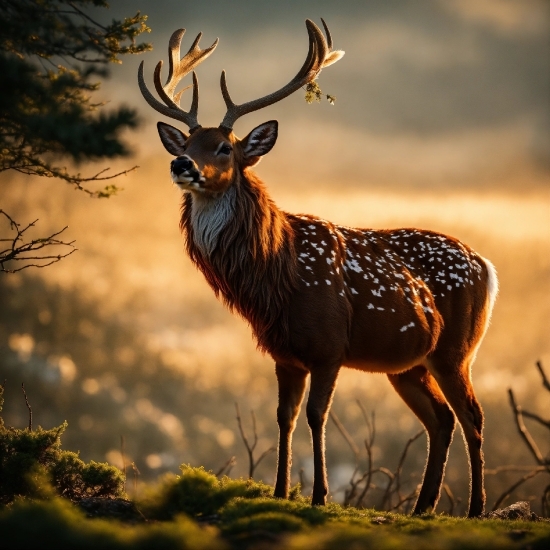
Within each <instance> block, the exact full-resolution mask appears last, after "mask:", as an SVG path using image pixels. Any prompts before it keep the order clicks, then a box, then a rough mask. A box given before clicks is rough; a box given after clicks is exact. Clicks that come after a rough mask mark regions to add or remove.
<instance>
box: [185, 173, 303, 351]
mask: <svg viewBox="0 0 550 550" xmlns="http://www.w3.org/2000/svg"><path fill="white" fill-rule="evenodd" d="M224 195H225V196H222V197H220V198H219V199H217V200H219V201H224V200H225V201H228V202H229V203H230V204H226V205H220V206H219V207H218V208H217V209H216V208H215V207H212V206H210V208H208V207H207V208H204V207H203V208H200V207H199V206H198V205H197V204H196V203H197V202H198V201H200V200H201V199H200V198H198V197H194V196H193V195H192V194H190V193H189V194H186V195H185V196H184V199H183V202H182V206H181V221H180V229H181V231H182V233H183V235H184V238H185V246H186V249H187V252H188V254H189V256H190V258H191V260H192V261H193V263H194V264H195V265H196V266H197V267H198V269H199V270H200V271H201V272H202V273H203V274H204V276H205V278H206V280H207V282H208V284H209V285H210V286H211V287H212V289H213V290H214V292H215V294H216V296H218V297H221V299H222V300H223V302H224V303H225V304H226V305H227V306H228V307H229V309H230V310H235V311H237V312H238V313H239V314H240V315H241V316H242V317H244V318H245V319H246V320H247V321H248V322H249V323H250V325H251V327H252V329H253V331H254V334H255V336H256V339H257V343H258V348H259V349H260V350H262V351H263V352H270V353H278V354H282V353H284V350H285V348H286V345H287V343H288V336H289V324H288V312H287V307H286V306H287V305H288V303H289V298H290V294H291V293H292V292H293V291H294V289H295V288H296V287H297V268H296V264H297V260H296V253H295V250H294V244H293V243H294V232H293V229H292V227H291V225H290V223H289V221H288V219H287V216H286V214H285V213H284V212H282V211H281V210H279V209H278V208H277V206H276V205H275V203H274V202H273V201H272V200H271V198H270V197H269V195H268V193H267V191H266V189H265V186H264V184H263V182H262V181H261V180H260V179H259V178H258V177H257V176H256V175H255V174H254V173H253V172H252V171H251V170H249V169H246V170H244V171H242V172H241V173H240V174H239V176H238V177H237V181H235V182H234V184H233V185H232V186H231V188H230V189H229V190H228V191H227V192H226V193H225V194H224ZM208 210H210V212H208ZM216 210H217V211H216ZM222 212H223V214H222V217H225V218H226V219H224V220H221V221H220V219H219V218H220V213H222ZM208 214H213V215H214V216H216V215H217V219H216V220H212V221H211V223H201V222H200V221H199V219H198V218H199V217H200V216H201V215H208ZM213 228H215V229H213ZM197 231H206V232H208V233H207V234H202V235H198V234H197ZM213 231H216V233H215V234H213Z"/></svg>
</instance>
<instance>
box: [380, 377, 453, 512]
mask: <svg viewBox="0 0 550 550" xmlns="http://www.w3.org/2000/svg"><path fill="white" fill-rule="evenodd" d="M388 378H389V380H390V382H391V384H392V386H393V387H394V388H395V390H396V391H397V393H398V394H399V395H400V396H401V398H402V399H403V401H405V403H406V404H407V405H408V406H409V408H410V409H411V410H412V411H413V412H414V414H415V415H416V416H417V417H418V419H419V420H420V422H422V424H423V425H424V428H425V429H426V432H427V433H428V460H427V462H426V468H425V471H424V479H423V481H422V488H421V490H420V494H419V495H418V499H417V501H416V504H415V507H414V509H413V514H421V513H423V512H426V511H430V510H433V509H434V508H435V506H436V504H437V501H438V500H439V496H440V493H441V484H442V482H443V475H444V473H445V465H446V463H447V457H448V455H449V446H450V445H451V441H452V439H453V432H454V429H455V417H454V414H453V412H452V411H451V408H450V407H449V405H448V404H447V401H446V400H445V397H444V396H443V393H442V392H441V390H440V389H439V386H438V385H437V382H436V381H435V379H434V377H433V376H432V375H431V374H430V373H429V372H428V371H427V370H426V369H425V368H424V367H422V366H418V367H414V368H412V369H410V370H408V371H406V372H403V373H401V374H395V375H388Z"/></svg>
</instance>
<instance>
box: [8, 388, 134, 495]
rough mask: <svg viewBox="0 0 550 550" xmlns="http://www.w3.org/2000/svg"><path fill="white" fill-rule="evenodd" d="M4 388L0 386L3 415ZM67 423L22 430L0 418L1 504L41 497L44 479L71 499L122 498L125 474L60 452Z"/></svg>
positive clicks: (65, 452)
mask: <svg viewBox="0 0 550 550" xmlns="http://www.w3.org/2000/svg"><path fill="white" fill-rule="evenodd" d="M3 393H4V388H3V386H2V385H0V412H1V411H2V404H3ZM66 429H67V423H66V422H64V423H63V424H62V425H61V426H58V427H57V428H53V429H50V430H45V429H43V428H41V427H38V428H37V429H36V430H33V431H31V430H29V429H25V430H19V429H16V428H10V427H7V426H5V425H4V422H3V420H2V418H1V416H0V480H2V483H0V504H8V503H10V502H12V501H13V500H14V499H15V498H16V497H18V496H20V497H37V498H40V497H41V496H43V495H42V492H43V491H46V492H47V489H46V488H45V485H47V484H44V483H43V479H44V477H47V478H48V479H49V480H51V483H52V486H53V488H54V489H55V491H56V492H57V493H58V494H60V495H61V496H64V497H66V498H69V499H71V500H80V499H82V498H84V497H108V498H115V497H121V496H123V494H124V475H123V474H122V472H121V471H120V470H119V469H118V468H115V467H114V466H110V465H109V464H102V463H97V462H93V461H92V462H90V463H89V464H86V463H84V462H83V461H82V460H81V459H80V458H79V456H78V454H76V453H72V452H69V451H64V450H62V449H61V435H62V434H63V432H64V431H65V430H66Z"/></svg>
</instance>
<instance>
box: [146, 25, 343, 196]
mask: <svg viewBox="0 0 550 550" xmlns="http://www.w3.org/2000/svg"><path fill="white" fill-rule="evenodd" d="M322 21H323V20H322ZM323 26H324V29H325V33H326V38H325V36H324V35H323V33H322V32H321V30H320V29H319V27H318V26H317V25H315V23H313V22H312V21H310V20H309V19H308V20H306V27H307V31H308V35H309V51H308V54H307V57H306V60H305V62H304V64H303V65H302V68H301V69H300V70H299V71H298V73H297V74H296V76H295V77H294V78H293V79H292V80H291V81H290V82H289V83H288V84H286V85H285V86H283V87H282V88H280V89H279V90H277V91H276V92H273V93H271V94H268V95H266V96H264V97H261V98H259V99H255V100H252V101H248V102H246V103H243V104H241V105H237V104H235V103H234V102H233V100H232V99H231V96H230V95H229V91H228V89H227V82H226V77H225V71H223V72H222V75H221V82H220V86H221V91H222V95H223V98H224V101H225V104H226V106H227V112H226V114H225V116H224V117H223V120H222V122H221V123H220V125H219V126H218V127H217V128H202V127H201V125H200V124H199V122H198V118H197V117H198V103H199V87H198V79H197V76H196V74H195V72H193V99H192V102H191V108H190V110H189V111H184V110H183V109H182V108H181V107H180V105H179V103H180V98H181V95H182V93H183V92H184V91H185V90H186V89H187V88H184V89H183V90H181V91H180V92H178V93H175V89H176V87H177V85H178V84H179V82H180V81H181V79H182V78H183V77H184V76H186V75H187V74H188V73H189V72H190V71H192V70H193V69H194V68H195V67H196V66H197V65H198V64H199V63H201V62H202V61H203V60H204V59H206V58H207V57H208V56H209V55H210V54H211V53H212V52H213V51H214V49H215V48H216V46H217V44H218V40H217V39H216V41H215V42H214V43H213V44H212V46H210V47H209V48H207V49H205V50H201V49H200V48H199V45H198V44H199V40H200V38H201V36H202V34H201V33H199V35H198V36H197V38H196V39H195V41H194V42H193V44H192V46H191V48H190V49H189V51H188V52H187V54H185V56H184V57H182V58H181V59H179V55H180V46H181V40H182V38H183V35H184V33H185V29H179V30H177V31H176V32H174V34H173V35H172V37H171V38H170V43H169V48H168V53H169V74H168V79H167V81H166V84H165V85H164V86H163V85H162V84H161V80H160V73H161V68H162V61H159V63H158V64H157V66H156V68H155V73H154V83H155V89H156V90H157V93H158V95H159V96H160V98H161V99H162V100H163V102H164V103H161V102H160V101H158V100H157V99H156V98H155V96H154V95H153V94H152V93H151V92H150V91H149V89H148V88H147V85H146V84H145V80H144V78H143V62H142V63H141V64H140V67H139V72H138V82H139V87H140V90H141V93H142V94H143V97H144V98H145V100H146V101H147V102H148V103H149V105H151V107H153V109H155V110H156V111H158V112H159V113H161V114H163V115H165V116H168V117H170V118H173V119H176V120H179V121H181V122H183V123H185V124H186V125H187V126H188V127H189V135H188V134H185V133H184V132H182V131H180V130H178V129H177V128H174V127H173V126H170V125H169V124H165V123H163V122H159V123H158V125H157V126H158V131H159V135H160V139H161V141H162V143H163V145H164V147H165V148H166V150H167V151H168V152H169V153H171V154H172V155H174V156H175V157H177V158H176V159H175V160H173V161H172V163H171V176H172V180H173V181H174V183H176V184H177V185H178V187H180V189H182V190H184V191H192V192H194V193H196V194H200V195H203V196H219V195H220V194H221V193H223V192H224V191H225V190H227V189H228V188H229V187H230V186H231V184H232V183H233V182H234V181H235V177H236V175H237V174H239V173H241V172H243V171H245V170H246V169H247V168H250V167H252V166H254V165H256V164H257V163H258V162H259V161H260V160H261V157H262V156H263V155H265V154H267V153H268V152H269V151H271V149H272V148H273V146H274V145H275V142H276V141H277V131H278V123H277V121H276V120H271V121H269V122H265V123H263V124H260V125H259V126H257V127H256V128H254V129H253V130H252V131H251V132H250V133H249V134H248V135H247V136H246V137H245V138H244V139H239V138H238V137H237V136H236V135H235V134H234V133H233V125H234V124H235V122H236V121H237V119H238V118H240V117H241V116H243V115H245V114H247V113H251V112H253V111H257V110H259V109H263V108H264V107H267V106H269V105H272V104H274V103H276V102H278V101H280V100H281V99H283V98H285V97H287V96H289V95H291V94H292V93H294V92H295V91H297V90H298V89H300V88H302V87H303V86H306V85H307V84H309V83H310V82H312V81H313V80H315V79H316V78H317V76H318V75H319V73H320V72H321V70H322V69H323V68H324V67H327V66H328V65H331V64H333V63H335V62H336V61H338V60H339V59H340V58H341V57H342V56H343V55H344V52H343V51H340V50H336V51H333V50H332V37H331V35H330V32H329V30H328V27H327V25H326V23H325V22H324V21H323Z"/></svg>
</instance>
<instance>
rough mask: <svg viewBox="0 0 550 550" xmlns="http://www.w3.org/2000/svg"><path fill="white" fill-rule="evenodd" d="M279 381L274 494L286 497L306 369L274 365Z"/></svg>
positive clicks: (304, 387)
mask: <svg viewBox="0 0 550 550" xmlns="http://www.w3.org/2000/svg"><path fill="white" fill-rule="evenodd" d="M275 372H276V374H277V381H278V383H279V406H278V407H277V423H278V424H279V452H278V455H277V481H276V483H275V493H274V494H275V496H276V497H278V498H288V493H289V489H290V467H291V465H292V433H293V432H294V428H295V427H296V419H297V418H298V414H299V413H300V407H301V405H302V400H303V398H304V393H305V390H306V380H307V375H308V373H307V371H305V370H301V369H296V368H293V367H285V366H283V365H280V364H276V365H275Z"/></svg>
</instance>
